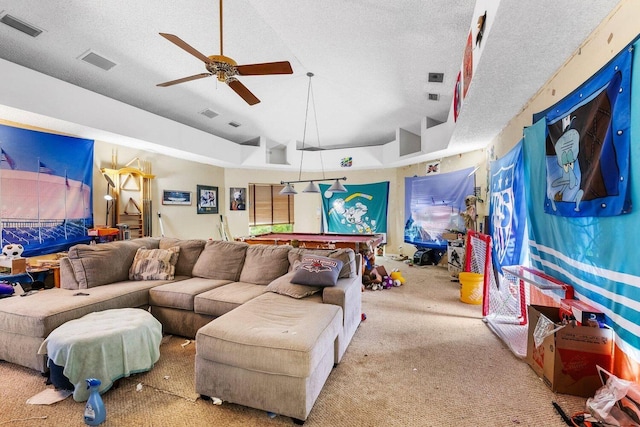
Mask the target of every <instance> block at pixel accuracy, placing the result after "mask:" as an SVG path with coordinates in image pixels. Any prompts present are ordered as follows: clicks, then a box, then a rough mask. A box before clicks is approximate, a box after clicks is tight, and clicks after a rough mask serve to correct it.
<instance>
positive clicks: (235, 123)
mask: <svg viewBox="0 0 640 427" xmlns="http://www.w3.org/2000/svg"><path fill="white" fill-rule="evenodd" d="M229 126H233V127H234V128H239V127H240V123H238V122H229Z"/></svg>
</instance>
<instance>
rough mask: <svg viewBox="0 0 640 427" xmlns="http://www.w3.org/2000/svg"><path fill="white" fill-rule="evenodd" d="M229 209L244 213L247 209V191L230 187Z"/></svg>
mask: <svg viewBox="0 0 640 427" xmlns="http://www.w3.org/2000/svg"><path fill="white" fill-rule="evenodd" d="M229 199H230V200H229V203H230V204H229V208H230V209H231V210H232V211H244V210H246V209H247V189H246V188H242V187H231V188H230V189H229Z"/></svg>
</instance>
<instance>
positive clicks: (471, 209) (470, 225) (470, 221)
mask: <svg viewBox="0 0 640 427" xmlns="http://www.w3.org/2000/svg"><path fill="white" fill-rule="evenodd" d="M477 200H478V198H477V197H476V196H473V195H469V196H467V197H465V198H464V204H465V206H466V207H467V210H466V211H464V212H460V216H461V217H462V219H464V226H465V227H466V228H467V230H475V228H476V218H477V216H478V215H477V214H476V201H477Z"/></svg>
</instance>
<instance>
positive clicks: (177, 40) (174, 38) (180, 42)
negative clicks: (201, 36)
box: [160, 33, 211, 64]
mask: <svg viewBox="0 0 640 427" xmlns="http://www.w3.org/2000/svg"><path fill="white" fill-rule="evenodd" d="M160 35H161V36H162V37H164V38H165V39H167V40H169V41H170V42H171V43H173V44H175V45H176V46H178V47H179V48H180V49H183V50H186V51H187V52H189V53H190V54H191V55H193V56H195V57H196V58H198V59H199V60H200V61H202V62H204V63H205V64H208V63H210V62H211V60H210V59H209V58H208V57H207V56H206V55H204V54H202V53H200V52H198V51H197V50H196V49H195V48H193V47H192V46H191V45H190V44H188V43H187V42H185V41H184V40H182V39H181V38H180V37H178V36H175V35H173V34H167V33H160Z"/></svg>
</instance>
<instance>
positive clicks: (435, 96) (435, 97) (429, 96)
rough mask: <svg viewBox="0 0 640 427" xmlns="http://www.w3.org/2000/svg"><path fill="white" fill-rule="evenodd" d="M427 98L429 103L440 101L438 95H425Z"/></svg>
mask: <svg viewBox="0 0 640 427" xmlns="http://www.w3.org/2000/svg"><path fill="white" fill-rule="evenodd" d="M427 97H428V99H429V101H439V100H440V94H439V93H429V94H427Z"/></svg>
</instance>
